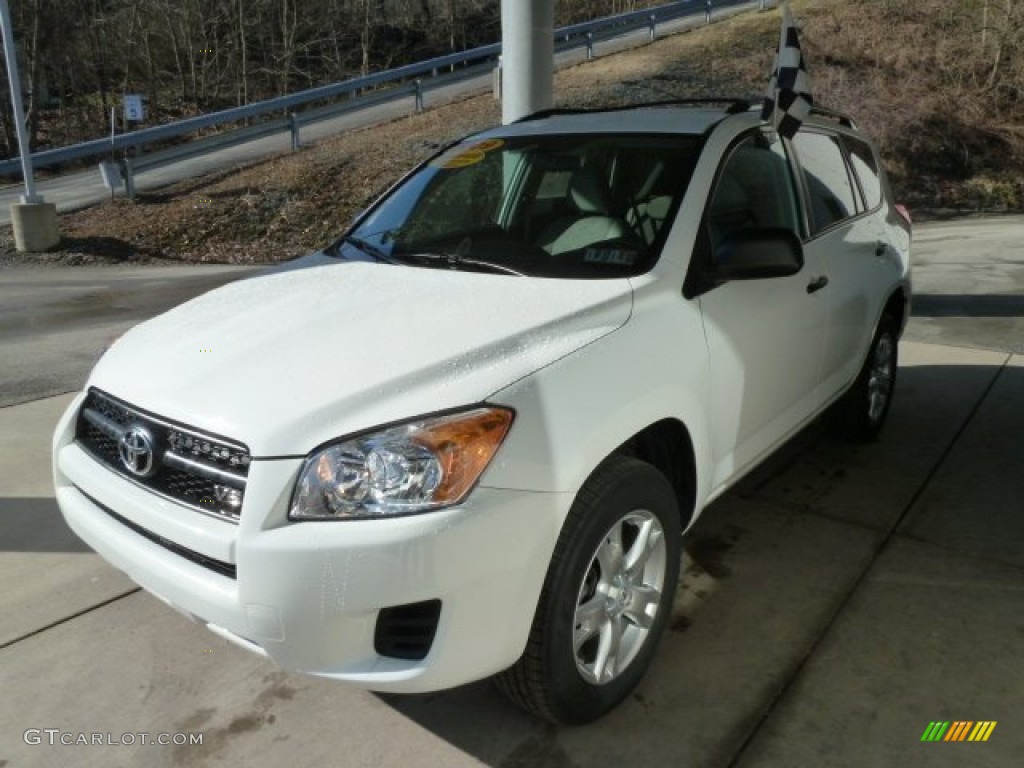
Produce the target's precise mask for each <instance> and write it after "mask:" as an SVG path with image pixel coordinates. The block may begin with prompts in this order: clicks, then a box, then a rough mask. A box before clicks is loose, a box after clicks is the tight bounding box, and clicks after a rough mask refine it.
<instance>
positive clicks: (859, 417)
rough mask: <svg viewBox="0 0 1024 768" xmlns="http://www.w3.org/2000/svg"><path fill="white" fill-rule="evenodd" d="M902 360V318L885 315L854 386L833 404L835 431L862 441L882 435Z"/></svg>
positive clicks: (845, 436)
mask: <svg viewBox="0 0 1024 768" xmlns="http://www.w3.org/2000/svg"><path fill="white" fill-rule="evenodd" d="M898 364H899V322H898V321H897V320H896V318H894V317H893V316H892V315H888V314H886V315H883V316H882V320H881V322H879V324H878V330H876V331H875V337H874V338H873V339H872V340H871V347H870V349H869V350H868V355H867V358H866V359H865V360H864V365H863V366H862V367H861V369H860V373H859V374H858V375H857V380H856V381H855V382H854V384H853V386H852V387H850V389H849V390H848V391H847V392H846V394H844V395H843V396H842V397H841V398H840V399H839V400H838V401H837V402H836V404H835V406H834V407H833V412H832V414H831V417H832V418H831V422H832V426H833V431H835V432H836V433H837V434H838V435H839V436H840V437H843V438H845V439H847V440H852V441H854V442H859V443H869V442H871V441H873V440H875V439H877V438H878V433H879V432H881V430H882V426H883V425H884V424H885V418H886V416H888V415H889V407H890V406H891V405H892V396H893V392H894V390H895V387H896V373H897V371H898V368H899V366H898Z"/></svg>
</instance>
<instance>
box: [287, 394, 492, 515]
mask: <svg viewBox="0 0 1024 768" xmlns="http://www.w3.org/2000/svg"><path fill="white" fill-rule="evenodd" d="M511 424H512V412H511V411H509V410H506V409H504V408H475V409H473V410H471V411H463V412H461V413H455V414H450V415H448V416H438V417H435V418H430V419H423V420H421V421H414V422H410V423H408V424H402V425H400V426H397V427H390V428H388V429H385V430H382V431H380V432H373V433H370V434H366V435H363V436H361V437H354V438H351V439H349V440H346V441H344V442H341V443H335V444H334V445H330V446H327V447H326V448H322V449H320V450H319V451H316V452H315V453H313V454H311V455H310V456H309V458H307V459H306V463H305V464H304V465H303V467H302V472H300V473H299V482H298V484H297V485H296V487H295V493H294V495H293V496H292V503H291V507H290V509H289V512H288V516H289V517H290V518H291V519H292V520H338V519H353V518H373V517H389V516H394V515H407V514H412V513H415V512H428V511H430V510H433V509H439V508H441V507H446V506H449V505H451V504H457V503H458V502H459V501H461V500H462V499H463V497H465V495H466V494H467V493H469V491H470V489H471V488H472V487H473V486H474V485H475V484H476V481H477V480H478V479H479V477H480V475H481V474H483V471H484V470H485V469H486V468H487V465H488V464H489V463H490V461H491V459H492V458H493V457H494V454H495V452H496V451H497V450H498V446H500V445H501V442H502V440H504V439H505V435H506V434H507V433H508V428H509V426H510V425H511Z"/></svg>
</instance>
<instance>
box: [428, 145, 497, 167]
mask: <svg viewBox="0 0 1024 768" xmlns="http://www.w3.org/2000/svg"><path fill="white" fill-rule="evenodd" d="M484 157H486V155H485V154H484V152H483V151H482V150H480V149H477V148H476V147H470V148H469V149H464V150H462V151H461V152H458V153H456V154H454V155H449V154H444V155H441V156H440V157H438V158H436V159H435V160H433V161H432V162H431V163H430V165H431V166H433V167H434V168H447V169H451V168H465V167H467V166H469V165H476V164H477V163H479V162H480V161H481V160H483V159H484Z"/></svg>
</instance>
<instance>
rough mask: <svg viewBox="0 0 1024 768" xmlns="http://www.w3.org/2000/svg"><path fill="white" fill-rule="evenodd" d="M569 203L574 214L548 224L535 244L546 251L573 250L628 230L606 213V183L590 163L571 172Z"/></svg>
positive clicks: (622, 234) (624, 234)
mask: <svg viewBox="0 0 1024 768" xmlns="http://www.w3.org/2000/svg"><path fill="white" fill-rule="evenodd" d="M569 202H570V204H571V206H572V207H573V208H575V209H576V211H577V213H576V214H575V215H570V216H565V217H563V218H560V219H558V220H556V221H555V222H553V223H552V224H549V225H548V226H547V227H545V228H544V229H543V230H542V231H541V233H540V235H539V236H538V237H537V245H539V246H540V247H541V248H543V249H544V250H546V251H547V252H548V253H550V254H552V255H556V254H559V253H566V252H568V251H575V250H579V249H580V248H585V247H587V246H588V245H591V244H593V243H600V242H603V241H606V240H614V239H616V238H620V237H625V236H626V235H627V234H628V233H629V226H628V225H627V224H626V223H625V222H624V221H622V219H618V218H615V217H614V216H612V215H610V213H611V194H610V192H609V190H608V185H607V184H606V183H605V181H604V179H603V178H602V177H601V174H600V172H599V171H597V169H595V168H594V167H593V166H583V167H581V168H579V169H577V170H576V172H575V173H574V174H573V177H572V180H571V181H570V182H569Z"/></svg>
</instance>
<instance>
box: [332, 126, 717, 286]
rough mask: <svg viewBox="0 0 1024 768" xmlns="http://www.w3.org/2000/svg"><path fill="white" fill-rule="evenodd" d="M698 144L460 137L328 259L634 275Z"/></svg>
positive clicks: (651, 251) (675, 201) (674, 202)
mask: <svg viewBox="0 0 1024 768" xmlns="http://www.w3.org/2000/svg"><path fill="white" fill-rule="evenodd" d="M698 150H699V139H698V138H697V137H693V136H679V135H672V136H661V135H649V134H644V135H633V134H630V135H618V134H615V135H592V134H587V135H554V136H530V137H517V138H508V139H484V140H481V139H468V140H466V141H464V142H462V143H460V144H457V145H455V146H454V147H452V148H450V149H448V150H446V151H445V152H443V153H442V154H441V155H439V156H437V157H435V158H434V159H433V160H431V161H429V162H428V163H426V164H425V165H423V166H422V167H421V168H419V169H418V170H417V171H416V172H414V173H413V174H411V175H410V176H409V177H408V178H407V179H406V180H405V181H404V182H403V183H402V184H400V185H399V186H398V187H396V188H395V189H394V190H392V192H391V193H390V194H389V195H388V196H387V197H386V198H385V199H384V200H383V201H381V202H380V203H379V204H378V205H377V206H376V207H375V208H374V209H372V210H371V211H370V212H369V214H368V215H367V216H366V217H364V218H363V220H362V221H361V222H360V223H359V225H358V226H357V227H356V228H355V229H353V230H352V231H351V232H350V233H349V235H348V236H347V237H346V238H345V239H344V240H343V242H342V244H340V245H339V247H338V248H337V249H335V254H336V255H339V256H342V257H348V258H359V257H365V256H367V255H368V256H370V257H372V258H376V259H378V260H380V261H389V262H400V263H408V264H414V265H418V266H425V267H444V268H451V269H471V270H474V271H476V270H480V271H489V272H495V273H501V274H517V275H519V274H521V275H536V276H543V277H584V278H602V277H623V276H626V275H634V274H640V273H641V272H645V271H647V270H648V269H650V268H651V266H653V264H654V262H655V261H657V258H658V255H659V253H660V251H661V246H662V243H663V242H664V240H665V236H666V235H667V230H668V228H669V226H670V224H671V221H672V218H673V217H674V215H675V212H676V210H677V209H678V207H679V201H680V199H681V198H682V195H683V192H684V191H685V190H686V185H687V184H688V182H689V177H690V173H691V171H692V168H693V164H694V160H695V158H696V154H697V152H698ZM353 251H354V252H353Z"/></svg>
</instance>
